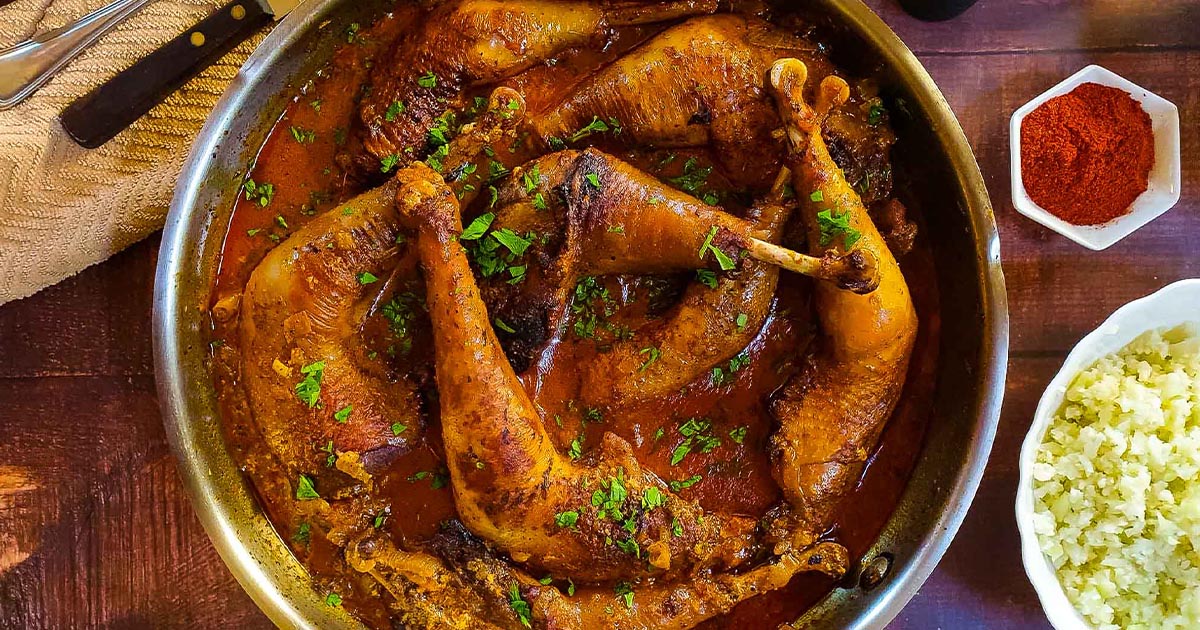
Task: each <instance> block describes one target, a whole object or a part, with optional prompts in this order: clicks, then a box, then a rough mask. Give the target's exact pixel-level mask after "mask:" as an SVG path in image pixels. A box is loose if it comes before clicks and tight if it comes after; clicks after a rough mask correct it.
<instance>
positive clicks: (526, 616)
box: [508, 582, 533, 628]
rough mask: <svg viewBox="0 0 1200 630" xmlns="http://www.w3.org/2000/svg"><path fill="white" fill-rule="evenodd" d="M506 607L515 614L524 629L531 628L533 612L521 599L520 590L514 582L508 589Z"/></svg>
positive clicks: (527, 603)
mask: <svg viewBox="0 0 1200 630" xmlns="http://www.w3.org/2000/svg"><path fill="white" fill-rule="evenodd" d="M508 607H509V608H511V609H512V611H513V612H514V613H516V615H517V619H518V620H519V621H520V622H521V625H523V626H525V627H526V628H532V627H533V624H532V623H531V621H532V619H533V617H532V614H533V611H532V610H531V609H530V608H529V602H527V601H525V600H524V599H522V598H521V589H520V588H519V587H518V586H517V583H516V582H513V583H512V586H511V587H509V589H508Z"/></svg>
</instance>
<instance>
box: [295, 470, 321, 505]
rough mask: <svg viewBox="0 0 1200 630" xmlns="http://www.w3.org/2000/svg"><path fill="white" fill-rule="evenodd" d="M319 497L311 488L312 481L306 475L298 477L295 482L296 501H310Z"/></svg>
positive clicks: (313, 488) (313, 487)
mask: <svg viewBox="0 0 1200 630" xmlns="http://www.w3.org/2000/svg"><path fill="white" fill-rule="evenodd" d="M320 498H321V495H319V494H317V488H316V487H315V486H313V480H312V478H311V477H309V476H308V475H300V478H299V479H298V480H297V481H296V499H297V500H299V501H311V500H313V499H320Z"/></svg>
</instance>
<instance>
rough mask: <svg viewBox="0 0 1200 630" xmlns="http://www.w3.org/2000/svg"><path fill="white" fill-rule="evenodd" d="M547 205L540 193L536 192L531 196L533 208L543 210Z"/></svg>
mask: <svg viewBox="0 0 1200 630" xmlns="http://www.w3.org/2000/svg"><path fill="white" fill-rule="evenodd" d="M547 207H548V206H547V205H546V198H545V197H543V196H542V193H537V194H535V195H534V196H533V208H534V209H535V210H545V209H546V208H547Z"/></svg>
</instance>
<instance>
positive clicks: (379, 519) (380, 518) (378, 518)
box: [371, 508, 388, 529]
mask: <svg viewBox="0 0 1200 630" xmlns="http://www.w3.org/2000/svg"><path fill="white" fill-rule="evenodd" d="M387 517H388V511H387V509H386V508H385V509H384V510H383V511H382V512H380V513H378V514H376V515H375V519H374V520H373V521H372V522H371V524H372V525H374V526H375V529H383V523H384V522H385V521H387Z"/></svg>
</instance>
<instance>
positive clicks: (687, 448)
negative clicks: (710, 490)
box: [671, 368, 721, 466]
mask: <svg viewBox="0 0 1200 630" xmlns="http://www.w3.org/2000/svg"><path fill="white" fill-rule="evenodd" d="M717 369H719V368H717ZM711 428H712V422H711V421H709V420H706V419H704V418H689V419H688V420H687V421H686V422H684V423H683V424H682V425H681V426H680V427H679V432H680V433H681V434H682V435H683V436H684V438H685V439H684V440H683V442H681V443H680V444H679V446H676V447H675V450H673V451H671V465H672V466H678V465H679V462H682V461H683V458H684V457H687V456H688V453H691V452H692V449H694V448H699V449H700V452H701V453H711V452H712V451H713V449H715V448H717V447H718V446H720V445H721V439H720V438H717V437H713V436H712V435H709V434H708V431H709V429H711Z"/></svg>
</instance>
